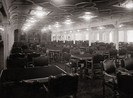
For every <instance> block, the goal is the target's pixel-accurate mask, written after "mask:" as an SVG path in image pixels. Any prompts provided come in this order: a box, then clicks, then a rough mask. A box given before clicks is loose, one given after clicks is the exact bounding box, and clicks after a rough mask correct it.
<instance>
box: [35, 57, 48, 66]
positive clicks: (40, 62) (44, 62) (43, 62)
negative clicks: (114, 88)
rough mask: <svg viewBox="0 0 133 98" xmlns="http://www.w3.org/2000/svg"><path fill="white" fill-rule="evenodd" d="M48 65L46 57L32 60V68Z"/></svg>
mask: <svg viewBox="0 0 133 98" xmlns="http://www.w3.org/2000/svg"><path fill="white" fill-rule="evenodd" d="M48 64H49V62H48V57H47V56H40V57H36V58H33V65H34V67H37V66H48Z"/></svg>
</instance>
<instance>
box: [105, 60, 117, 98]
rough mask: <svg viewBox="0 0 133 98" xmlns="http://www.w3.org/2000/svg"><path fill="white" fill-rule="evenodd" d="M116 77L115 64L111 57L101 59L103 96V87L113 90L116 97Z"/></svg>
mask: <svg viewBox="0 0 133 98" xmlns="http://www.w3.org/2000/svg"><path fill="white" fill-rule="evenodd" d="M116 81H117V79H116V64H115V60H113V59H111V60H110V59H106V60H104V61H103V96H104V97H105V87H106V86H107V87H109V88H111V89H112V90H113V92H114V95H113V97H115V98H116V97H117V86H116V85H117V82H116Z"/></svg>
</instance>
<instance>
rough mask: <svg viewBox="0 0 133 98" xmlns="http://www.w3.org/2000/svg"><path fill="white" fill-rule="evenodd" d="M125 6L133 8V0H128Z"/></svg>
mask: <svg viewBox="0 0 133 98" xmlns="http://www.w3.org/2000/svg"><path fill="white" fill-rule="evenodd" d="M125 7H126V8H128V9H132V8H133V1H132V0H128V2H127V3H126V4H125Z"/></svg>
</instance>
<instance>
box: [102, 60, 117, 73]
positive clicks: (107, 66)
mask: <svg viewBox="0 0 133 98" xmlns="http://www.w3.org/2000/svg"><path fill="white" fill-rule="evenodd" d="M103 70H104V71H105V72H106V73H108V74H111V73H115V71H116V64H115V60H113V59H106V60H104V61H103Z"/></svg>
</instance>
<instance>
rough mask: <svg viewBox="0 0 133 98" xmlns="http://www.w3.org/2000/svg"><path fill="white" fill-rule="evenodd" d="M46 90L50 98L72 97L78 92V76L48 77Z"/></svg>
mask: <svg viewBox="0 0 133 98" xmlns="http://www.w3.org/2000/svg"><path fill="white" fill-rule="evenodd" d="M48 90H49V94H50V97H51V98H54V97H59V96H66V95H74V94H76V93H77V90H78V75H77V74H73V75H70V74H63V75H59V76H55V77H50V78H49V83H48Z"/></svg>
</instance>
